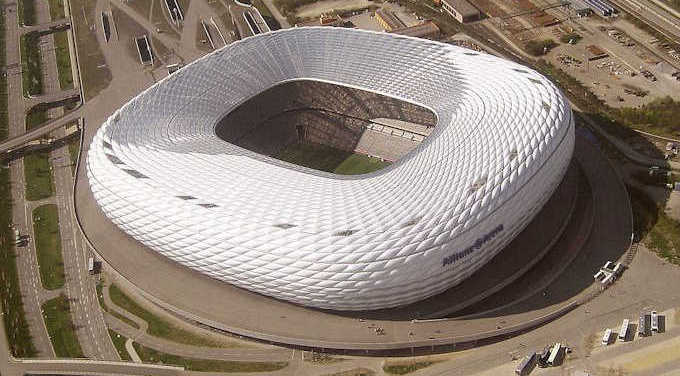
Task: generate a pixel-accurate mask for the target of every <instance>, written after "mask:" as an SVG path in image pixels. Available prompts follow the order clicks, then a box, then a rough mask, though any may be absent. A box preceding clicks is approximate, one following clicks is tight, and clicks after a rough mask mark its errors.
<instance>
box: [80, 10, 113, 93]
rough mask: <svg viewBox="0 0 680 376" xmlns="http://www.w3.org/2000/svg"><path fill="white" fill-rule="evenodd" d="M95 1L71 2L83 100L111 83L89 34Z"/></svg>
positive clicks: (108, 72)
mask: <svg viewBox="0 0 680 376" xmlns="http://www.w3.org/2000/svg"><path fill="white" fill-rule="evenodd" d="M96 3H97V2H96V1H92V0H71V10H72V11H73V14H72V18H73V25H72V27H73V31H74V34H75V38H76V41H75V42H76V47H77V48H78V58H79V59H80V75H81V78H82V81H83V90H84V92H85V100H89V99H92V98H93V97H95V96H96V95H97V94H99V92H101V91H102V90H103V89H104V88H106V87H107V86H109V83H110V82H111V71H110V70H109V68H108V67H107V66H106V60H105V59H104V55H103V54H102V51H101V49H100V47H99V43H98V42H97V36H96V35H95V33H92V32H90V27H91V26H93V25H95V24H96V22H97V20H98V19H99V20H100V19H101V18H97V16H96V14H95V13H96V12H95V5H96Z"/></svg>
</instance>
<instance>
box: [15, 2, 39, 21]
mask: <svg viewBox="0 0 680 376" xmlns="http://www.w3.org/2000/svg"><path fill="white" fill-rule="evenodd" d="M36 1H42V0H17V3H18V4H17V15H18V16H19V25H35V2H36Z"/></svg>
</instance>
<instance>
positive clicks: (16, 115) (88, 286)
mask: <svg viewBox="0 0 680 376" xmlns="http://www.w3.org/2000/svg"><path fill="white" fill-rule="evenodd" d="M7 10H8V11H7V12H6V13H5V14H6V16H5V17H6V25H7V26H8V27H7V28H6V29H7V30H6V32H7V34H6V35H7V51H8V52H7V56H8V66H9V65H12V64H15V63H16V64H18V63H19V62H20V55H19V47H18V42H19V35H20V34H21V32H22V30H23V28H21V27H19V26H18V23H17V15H16V7H10V8H7ZM36 17H37V20H38V22H39V23H40V22H45V23H46V24H48V25H51V24H52V23H51V22H50V19H49V17H50V13H49V5H48V3H47V2H37V3H36ZM60 22H62V23H63V21H60ZM35 27H40V25H37V26H35ZM39 47H40V49H41V58H42V65H43V92H44V95H41V96H39V97H36V98H31V99H26V98H24V97H23V95H22V89H21V88H22V81H21V75H20V72H18V73H17V74H12V75H9V76H8V81H9V87H10V91H9V113H10V137H12V136H14V137H13V138H10V140H9V141H8V142H6V143H3V144H2V147H6V146H7V145H9V147H12V145H13V143H16V144H19V143H20V142H22V141H24V140H26V139H29V138H31V137H36V134H49V133H51V132H54V133H53V135H54V136H56V137H63V136H64V135H65V130H64V128H63V125H65V124H68V123H70V122H73V121H74V120H76V119H78V118H79V117H80V111H74V112H72V113H70V114H69V115H67V116H66V117H61V116H62V115H63V110H61V109H50V110H49V111H48V116H50V117H52V118H56V119H57V120H55V121H52V122H50V123H48V124H47V125H45V126H43V127H41V128H39V129H37V130H36V131H35V132H31V133H28V134H25V133H24V132H25V128H24V124H25V109H26V108H27V107H28V106H29V105H34V104H37V103H40V100H55V99H57V100H58V99H61V98H64V97H71V96H73V95H78V94H79V90H78V88H75V89H70V90H61V88H60V86H59V80H58V71H57V65H56V56H55V52H54V51H55V47H54V39H53V37H52V36H51V35H47V36H43V37H41V41H40V45H39ZM75 81H76V82H77V80H75ZM18 135H22V136H18ZM50 162H51V168H52V175H53V179H54V184H55V195H53V196H52V197H50V198H48V199H45V200H41V201H39V202H28V201H26V200H25V195H24V192H25V186H24V169H23V160H21V159H18V160H15V161H13V162H12V163H11V170H10V171H11V177H12V196H13V200H14V213H13V221H14V223H15V224H16V225H17V227H18V228H19V230H20V233H21V234H28V235H30V236H31V239H35V236H34V234H33V224H32V210H33V209H34V208H35V207H37V206H39V205H42V204H47V203H52V204H56V205H57V207H58V211H59V221H60V232H61V233H60V235H61V240H62V252H63V256H64V268H65V273H66V286H65V288H64V289H59V290H56V291H47V290H45V289H44V288H43V287H42V283H41V281H40V274H39V271H38V264H37V259H36V253H35V248H34V243H33V242H32V241H31V242H29V243H28V246H27V247H25V248H19V249H18V252H17V253H18V258H17V260H18V266H19V268H18V269H19V276H20V286H21V290H22V293H23V295H24V304H25V309H26V312H27V321H28V322H29V327H30V332H31V335H32V336H33V341H34V343H35V345H36V348H37V350H38V355H39V356H41V357H53V356H54V355H55V354H54V350H53V348H52V345H51V342H50V340H49V336H48V334H47V331H46V328H45V325H44V322H43V319H42V315H41V309H40V307H41V305H42V304H43V303H44V302H45V301H46V300H48V299H51V298H54V297H56V296H58V294H60V293H65V294H66V295H67V296H68V297H70V298H71V301H72V302H71V308H72V317H73V321H74V325H75V326H76V328H78V330H77V334H78V337H79V340H80V343H81V346H82V348H83V351H84V353H85V355H86V356H88V357H91V358H95V359H111V360H118V359H119V357H118V353H117V352H116V350H115V348H114V347H113V344H112V343H111V340H110V338H109V336H108V332H107V330H106V326H105V323H104V320H103V316H102V314H101V312H100V310H99V305H98V302H97V299H96V293H95V287H94V281H93V279H92V278H91V277H89V276H88V275H87V270H86V269H87V267H86V265H87V264H86V256H85V252H86V250H85V247H84V242H83V241H82V237H81V236H80V233H79V232H78V231H77V229H78V228H77V226H74V225H73V223H74V221H73V211H72V208H73V202H72V194H71V190H72V186H73V178H72V174H71V166H70V157H69V152H68V148H67V147H66V146H64V147H61V148H58V149H56V150H54V151H52V152H51V153H50Z"/></svg>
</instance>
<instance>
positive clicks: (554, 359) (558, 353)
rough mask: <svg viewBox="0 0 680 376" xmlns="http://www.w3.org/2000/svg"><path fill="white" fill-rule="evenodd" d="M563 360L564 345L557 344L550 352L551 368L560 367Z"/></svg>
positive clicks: (549, 361)
mask: <svg viewBox="0 0 680 376" xmlns="http://www.w3.org/2000/svg"><path fill="white" fill-rule="evenodd" d="M561 358H562V344H561V343H556V344H555V346H553V348H552V350H550V357H549V358H548V365H549V366H551V367H554V366H556V365H559V364H560V360H561Z"/></svg>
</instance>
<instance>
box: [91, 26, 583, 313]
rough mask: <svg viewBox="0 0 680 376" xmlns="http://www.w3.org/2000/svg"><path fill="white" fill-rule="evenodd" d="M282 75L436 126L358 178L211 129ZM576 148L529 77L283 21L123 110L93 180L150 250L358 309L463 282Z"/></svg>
mask: <svg viewBox="0 0 680 376" xmlns="http://www.w3.org/2000/svg"><path fill="white" fill-rule="evenodd" d="M290 80H317V81H323V82H329V83H335V84H338V85H344V86H349V87H356V88H361V89H363V90H368V91H374V92H377V93H380V94H382V95H386V96H391V97H394V98H398V99H400V100H403V101H407V102H411V103H415V104H418V105H420V106H423V107H425V108H428V109H431V110H432V111H433V112H434V113H435V114H436V115H437V126H436V127H435V129H434V131H433V132H432V134H431V135H430V136H429V137H428V138H427V139H426V140H425V141H424V142H423V143H422V144H420V145H419V146H418V147H416V148H415V149H414V150H413V151H411V152H410V153H409V154H407V155H406V156H404V157H403V158H401V159H400V160H398V161H397V162H395V163H393V164H392V165H390V166H388V167H386V168H384V169H382V170H380V171H377V172H374V173H370V174H365V175H359V176H339V175H334V174H330V173H325V172H321V171H316V170H310V169H307V168H304V167H300V166H295V165H290V164H286V163H283V162H280V161H277V160H274V159H272V158H269V157H266V156H262V155H257V154H255V153H253V152H251V151H248V150H245V149H243V148H241V147H239V146H237V145H233V144H230V143H227V142H225V141H223V140H221V139H220V138H218V137H217V136H216V134H215V130H214V128H215V125H216V124H217V122H218V121H219V120H220V119H221V118H223V117H224V115H225V114H226V113H229V112H230V111H231V110H233V109H234V108H236V107H237V106H238V105H239V104H241V103H243V102H244V101H246V100H248V99H249V98H251V97H253V96H254V95H257V94H258V93H260V92H262V91H264V90H266V89H268V88H270V87H272V86H273V85H276V84H279V83H281V82H287V81H290ZM573 140H574V136H573V121H572V118H571V111H570V109H569V106H568V104H567V101H566V100H565V98H564V97H563V95H562V94H561V92H560V91H559V90H558V89H557V88H556V87H555V86H554V85H553V84H552V83H551V82H550V81H549V80H547V79H546V78H545V77H543V76H541V75H540V74H538V73H536V72H534V71H532V70H530V69H528V68H526V67H523V66H521V65H518V64H515V63H512V62H508V61H505V60H502V59H499V58H496V57H493V56H490V55H487V54H481V53H478V52H475V51H471V50H467V49H463V48H459V47H455V46H451V45H447V44H442V43H438V42H433V41H428V40H423V39H417V38H410V37H406V36H401V35H395V34H388V33H374V32H367V31H360V30H354V29H340V28H324V27H319V28H294V29H287V30H281V31H276V32H271V33H266V34H263V35H258V36H256V37H251V38H246V39H244V40H241V41H239V42H235V43H233V44H231V45H230V46H228V47H226V48H224V49H221V50H218V51H216V52H214V53H211V54H209V55H207V56H205V57H203V58H201V59H199V60H197V61H195V62H193V63H191V64H189V65H187V66H186V67H184V68H182V69H181V70H179V71H178V72H176V73H174V74H173V75H171V76H169V77H167V78H166V79H164V80H162V81H161V82H159V83H157V84H156V85H154V86H153V87H151V88H149V89H148V90H146V91H144V92H143V93H141V94H140V95H139V96H137V97H136V98H134V99H132V100H131V101H130V102H128V103H127V104H126V105H125V106H123V107H122V108H121V109H120V110H118V111H116V112H115V113H114V114H113V115H112V116H111V117H110V118H109V119H108V120H107V121H106V123H105V124H103V125H102V127H101V129H100V130H99V131H98V133H97V135H96V136H95V138H94V139H93V141H92V144H91V146H90V150H89V153H88V160H87V170H88V177H89V182H90V186H91V189H92V191H93V194H94V197H95V199H96V200H97V203H98V204H99V206H100V208H101V209H102V210H103V212H104V213H105V214H106V215H107V216H108V217H109V218H110V219H111V220H112V221H113V222H114V223H115V224H116V225H118V226H119V227H120V228H121V229H123V230H124V231H125V232H127V233H128V234H130V235H131V236H132V237H134V238H135V239H137V240H139V241H140V242H142V243H143V244H145V245H146V246H148V247H149V248H151V249H153V250H154V251H156V252H158V253H160V254H162V255H164V256H166V257H168V258H170V259H172V260H174V261H176V262H178V263H180V264H183V265H186V266H188V267H190V268H193V269H195V270H198V271H200V272H201V273H204V274H206V275H209V276H211V277H214V278H217V279H220V280H223V281H226V282H229V283H232V284H234V285H236V286H239V287H242V288H245V289H249V290H252V291H255V292H258V293H261V294H265V295H270V296H273V297H276V298H279V299H283V300H288V301H291V302H295V303H298V304H303V305H309V306H314V307H321V308H330V309H339V310H365V309H377V308H385V307H393V306H397V305H402V304H407V303H411V302H414V301H418V300H420V299H423V298H425V297H428V296H431V295H433V294H436V293H438V292H441V291H443V290H445V289H447V288H448V287H450V286H452V285H454V284H457V283H459V282H461V281H462V280H463V279H465V278H467V277H468V276H470V275H471V274H472V273H473V272H474V271H475V270H476V269H478V268H479V267H480V266H481V265H483V264H484V263H485V262H487V261H488V260H489V259H490V258H492V257H493V256H494V255H495V254H496V253H498V251H500V249H502V247H504V246H505V245H506V244H507V243H508V242H509V241H510V240H512V238H514V236H515V235H516V234H517V233H519V231H521V230H522V228H523V227H524V226H525V225H526V224H527V223H528V222H529V221H530V220H531V218H533V216H534V215H535V214H536V213H537V211H538V210H540V208H541V207H542V205H543V203H544V202H545V201H546V200H547V199H548V198H549V197H550V195H551V193H552V191H553V190H554V188H555V187H556V186H557V184H558V183H559V182H560V180H561V178H562V176H563V174H564V172H565V170H566V167H567V165H568V163H569V160H570V157H571V153H572V149H573Z"/></svg>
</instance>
